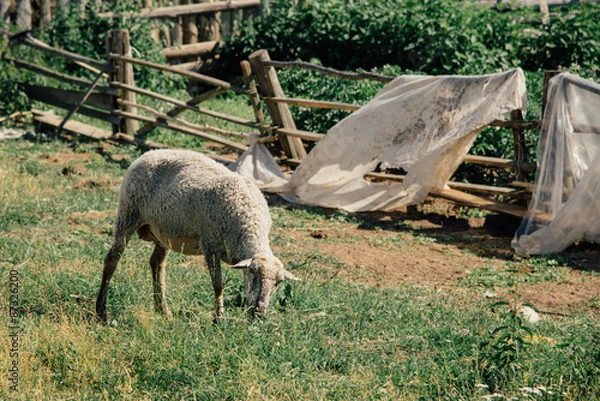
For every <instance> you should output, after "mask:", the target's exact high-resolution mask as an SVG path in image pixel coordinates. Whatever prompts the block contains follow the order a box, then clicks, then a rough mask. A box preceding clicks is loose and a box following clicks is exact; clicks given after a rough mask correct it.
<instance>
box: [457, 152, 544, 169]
mask: <svg viewBox="0 0 600 401" xmlns="http://www.w3.org/2000/svg"><path fill="white" fill-rule="evenodd" d="M463 162H464V163H473V164H482V165H485V166H492V167H502V168H506V169H511V168H520V169H521V170H522V171H524V172H526V173H532V172H534V171H535V170H536V164H535V163H530V162H523V163H519V162H516V161H514V160H509V159H502V158H500V157H488V156H475V155H466V156H465V157H464V158H463Z"/></svg>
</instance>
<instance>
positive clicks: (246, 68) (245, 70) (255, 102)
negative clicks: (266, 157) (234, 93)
mask: <svg viewBox="0 0 600 401" xmlns="http://www.w3.org/2000/svg"><path fill="white" fill-rule="evenodd" d="M240 66H241V67H242V74H243V76H244V81H245V82H246V86H247V87H248V89H249V90H250V92H252V93H251V94H250V95H249V97H250V103H251V104H252V110H253V111H254V118H255V119H256V122H257V123H259V124H261V125H264V124H265V116H264V114H263V111H262V108H261V107H260V98H259V97H258V91H257V89H256V84H255V83H254V81H253V80H252V67H250V63H249V62H248V61H246V60H243V61H242V62H241V63H240ZM265 133H266V130H265V129H260V134H261V136H262V135H264V134H265Z"/></svg>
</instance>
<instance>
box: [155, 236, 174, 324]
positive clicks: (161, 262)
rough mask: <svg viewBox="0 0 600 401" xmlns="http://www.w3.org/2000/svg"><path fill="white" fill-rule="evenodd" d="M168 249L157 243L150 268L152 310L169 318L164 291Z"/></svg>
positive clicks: (169, 313) (169, 312)
mask: <svg viewBox="0 0 600 401" xmlns="http://www.w3.org/2000/svg"><path fill="white" fill-rule="evenodd" d="M168 255H169V248H166V247H164V246H163V245H161V244H159V243H157V244H156V247H155V248H154V252H153V253H152V257H151V258H150V266H151V267H152V293H153V295H154V309H156V311H157V312H160V313H164V314H165V315H167V316H171V311H169V308H168V307H167V297H166V290H165V266H166V264H167V256H168Z"/></svg>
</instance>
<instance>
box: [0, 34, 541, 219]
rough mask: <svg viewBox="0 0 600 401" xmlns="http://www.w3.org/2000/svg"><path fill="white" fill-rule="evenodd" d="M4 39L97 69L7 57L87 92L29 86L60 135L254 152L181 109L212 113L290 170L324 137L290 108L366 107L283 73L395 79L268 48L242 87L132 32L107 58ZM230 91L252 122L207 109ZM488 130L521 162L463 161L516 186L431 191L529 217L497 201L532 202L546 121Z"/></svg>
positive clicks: (517, 118) (117, 39)
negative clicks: (188, 138)
mask: <svg viewBox="0 0 600 401" xmlns="http://www.w3.org/2000/svg"><path fill="white" fill-rule="evenodd" d="M0 34H5V35H7V36H9V38H10V39H11V41H18V42H19V43H21V44H24V45H27V46H30V47H32V48H34V49H37V50H39V51H44V52H49V53H51V54H54V55H57V56H61V57H64V58H66V59H68V60H70V61H72V62H73V63H75V64H77V65H78V66H79V67H81V68H85V69H87V70H90V71H93V72H94V74H95V79H94V80H84V79H81V78H77V77H74V76H70V75H67V74H64V73H62V72H57V71H53V70H51V69H49V68H47V67H43V66H39V65H34V64H31V63H28V62H25V61H22V60H16V59H12V58H9V57H5V59H6V60H7V61H10V62H12V63H14V65H15V66H17V67H19V68H24V69H27V70H29V71H33V72H35V73H38V74H42V75H44V76H47V77H50V78H53V79H55V80H58V81H61V82H66V83H69V84H72V85H76V86H79V87H81V88H82V89H85V90H84V91H76V90H65V89H59V88H56V87H47V86H37V85H30V84H26V83H24V84H23V87H24V88H25V91H26V92H27V95H28V96H29V97H30V98H31V99H33V100H36V101H39V102H42V103H45V104H48V105H51V106H54V107H59V108H62V109H65V110H67V111H68V113H67V115H66V117H58V116H56V115H55V114H52V113H49V112H44V111H39V110H35V111H34V114H35V119H36V120H37V121H39V122H40V123H43V124H46V125H50V126H52V127H54V129H55V130H56V131H58V132H60V131H61V130H66V131H70V132H73V133H77V134H80V135H85V136H89V137H93V138H97V139H113V140H114V139H116V140H120V141H124V142H128V143H138V144H143V145H146V146H148V147H151V148H160V147H165V145H162V144H157V143H152V142H150V141H148V140H147V139H146V136H147V134H148V133H149V132H151V131H152V130H153V129H154V128H156V127H161V128H167V129H170V130H173V131H177V132H181V133H184V134H187V135H193V136H196V137H200V138H204V139H207V140H209V141H212V142H216V143H220V144H222V145H224V146H227V147H229V148H230V149H233V150H235V151H236V152H239V153H241V152H243V151H244V150H246V149H247V148H248V147H247V145H246V143H247V141H244V139H247V137H248V134H246V133H243V132H233V131H229V130H225V129H223V128H221V127H218V126H209V125H198V124H195V123H192V122H190V121H186V120H185V119H183V118H181V116H180V115H181V114H182V112H184V111H188V110H191V111H193V112H196V113H200V114H202V115H205V116H211V117H213V118H215V119H217V121H228V122H229V123H233V124H235V125H239V126H243V127H246V131H248V128H249V129H250V130H254V131H257V132H259V133H260V134H261V139H260V141H261V142H264V143H269V142H276V141H278V142H279V143H280V145H281V149H282V150H283V152H284V154H285V157H283V158H282V160H281V161H282V163H287V164H288V165H290V166H292V167H293V166H295V165H297V164H298V163H300V162H301V160H302V159H303V158H304V157H305V156H306V150H305V149H306V148H305V144H306V142H307V141H313V142H314V141H319V140H321V139H322V138H323V136H324V134H323V133H315V132H308V131H302V130H298V129H297V127H296V125H295V122H294V119H293V116H292V113H291V112H290V109H289V105H294V106H302V107H314V108H327V109H340V110H349V111H353V110H357V109H358V108H359V107H360V106H356V105H352V104H344V103H339V102H326V101H316V100H309V99H300V98H290V97H287V96H286V95H285V93H284V92H283V90H282V88H281V85H280V83H279V80H278V76H277V69H280V68H308V69H312V70H315V71H317V72H320V73H323V74H328V75H334V76H337V77H339V78H346V79H373V80H377V81H380V82H388V81H390V80H391V79H392V78H390V77H385V76H380V75H377V74H371V73H363V74H353V73H345V72H340V71H336V70H332V69H328V68H324V67H320V66H315V65H313V64H309V63H301V62H279V61H273V60H270V58H269V55H268V53H267V52H266V51H265V50H260V51H257V52H255V53H253V54H252V55H250V56H249V59H248V60H247V61H243V62H242V63H241V69H242V73H243V78H244V84H243V86H240V85H236V84H233V83H230V82H226V81H222V80H219V79H216V78H213V77H210V76H207V75H203V74H199V73H196V72H192V71H184V70H181V69H179V68H176V67H174V66H168V65H163V64H156V63H152V62H148V61H144V60H140V59H137V58H134V57H132V56H131V55H130V52H129V35H128V32H127V31H126V30H117V31H111V32H110V33H109V35H108V39H107V49H108V54H107V60H105V61H99V60H93V59H89V58H87V57H83V56H80V55H77V54H74V53H70V52H67V51H64V50H60V49H55V48H52V47H50V46H47V45H45V44H44V43H42V42H40V41H38V40H36V39H34V38H32V37H31V36H29V35H28V34H25V35H20V36H19V35H11V34H10V33H8V32H5V31H0ZM134 65H137V66H140V67H144V68H150V69H155V70H159V71H162V72H163V73H165V74H177V75H179V76H183V77H185V78H187V79H189V80H192V81H197V82H201V83H203V84H204V85H208V86H210V87H212V89H211V90H208V91H206V92H204V93H202V94H200V95H197V96H194V97H192V98H190V99H188V100H187V101H182V100H178V99H174V98H172V97H169V96H166V95H163V94H160V93H156V92H153V91H150V90H147V89H142V88H139V87H136V85H135V79H134V76H133V66H134ZM225 92H233V93H235V94H237V95H241V96H246V97H248V99H249V101H250V103H251V104H252V107H253V111H254V119H253V120H248V119H246V118H242V117H238V116H233V115H228V114H224V113H220V112H216V111H213V110H210V109H209V108H206V107H202V105H201V103H202V102H204V101H206V100H208V99H211V98H213V97H215V96H218V95H220V94H223V93H225ZM141 97H148V98H151V99H153V101H159V102H162V103H164V104H168V105H169V107H170V109H169V111H167V112H161V111H158V110H157V109H156V108H151V107H149V106H148V105H146V104H143V103H139V102H138V98H141ZM263 102H264V103H265V105H266V110H267V112H268V115H267V117H268V118H267V117H266V116H265V115H264V114H263V108H262V103H263ZM146 103H148V102H146ZM74 113H78V114H81V115H85V116H87V117H91V118H93V119H97V120H101V121H103V122H109V123H110V124H111V125H112V130H110V131H109V130H107V129H101V128H97V127H95V126H91V125H89V124H83V123H80V122H76V121H74V120H71V119H70V118H71V116H72V115H73V114H74ZM490 125H492V126H497V127H505V128H509V129H511V130H512V131H513V138H514V146H515V155H516V158H515V160H508V159H501V158H492V157H481V156H472V155H468V156H466V157H465V158H464V160H463V162H465V163H476V164H483V165H486V166H491V167H494V168H502V169H509V170H510V171H512V172H514V181H513V182H512V183H511V185H510V186H508V187H497V186H484V185H477V184H469V183H459V182H449V183H448V186H449V187H450V189H433V190H432V194H433V195H437V196H442V197H445V198H447V199H450V200H453V201H455V202H457V203H461V204H465V205H469V206H474V207H479V208H483V209H489V210H493V211H497V212H501V213H505V214H508V215H512V216H517V217H523V215H524V213H525V212H526V208H525V207H524V206H518V205H516V204H513V203H510V202H499V201H497V200H496V199H497V198H498V195H502V197H503V198H504V199H507V200H510V199H513V198H521V199H522V198H523V197H525V198H527V197H528V196H530V194H529V193H528V192H527V189H530V187H531V184H529V183H527V182H525V181H524V180H523V177H524V173H528V172H532V171H534V170H535V163H532V162H530V161H528V160H527V150H526V143H525V138H524V134H523V131H524V130H530V129H537V128H538V127H539V125H540V122H539V121H537V120H530V121H524V120H523V118H522V115H521V112H520V110H515V111H514V112H513V113H512V114H511V120H507V121H499V120H496V121H494V122H492V123H491V124H490ZM240 139H242V141H240ZM370 176H371V177H372V178H375V179H378V180H382V179H383V180H395V181H398V180H402V178H403V177H402V176H400V175H394V174H384V173H372V174H370Z"/></svg>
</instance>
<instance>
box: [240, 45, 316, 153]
mask: <svg viewBox="0 0 600 401" xmlns="http://www.w3.org/2000/svg"><path fill="white" fill-rule="evenodd" d="M248 60H249V61H250V65H251V66H252V71H253V72H254V75H255V76H256V80H257V82H258V87H259V89H260V92H261V93H262V95H263V96H264V97H285V95H284V93H283V89H282V88H281V84H280V83H279V79H278V78H277V72H276V71H275V68H273V67H270V66H267V65H266V64H265V63H267V62H268V61H270V60H271V58H270V57H269V53H268V52H267V51H266V50H258V51H256V52H254V53H252V54H251V55H250V57H249V58H248ZM267 110H268V111H269V114H270V115H271V119H272V120H273V124H275V125H276V126H278V127H282V128H290V129H296V123H295V122H294V118H293V117H292V113H291V112H290V109H289V108H288V106H287V104H285V103H276V102H267ZM278 135H279V141H280V142H281V146H282V147H283V150H284V152H285V154H286V156H287V157H289V158H293V159H304V158H305V157H306V150H305V149H304V146H303V145H302V141H301V140H300V139H299V138H292V137H288V136H285V135H282V134H278Z"/></svg>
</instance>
